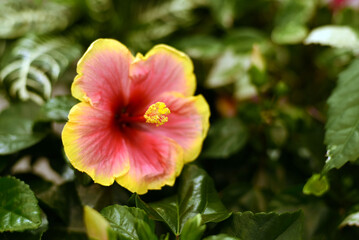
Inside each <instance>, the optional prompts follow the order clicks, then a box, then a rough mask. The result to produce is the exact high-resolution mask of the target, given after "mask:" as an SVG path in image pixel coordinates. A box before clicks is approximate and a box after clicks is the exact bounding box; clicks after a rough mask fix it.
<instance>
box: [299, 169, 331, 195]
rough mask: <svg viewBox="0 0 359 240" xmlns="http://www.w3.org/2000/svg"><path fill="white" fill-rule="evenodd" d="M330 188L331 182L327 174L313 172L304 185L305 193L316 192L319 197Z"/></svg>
mask: <svg viewBox="0 0 359 240" xmlns="http://www.w3.org/2000/svg"><path fill="white" fill-rule="evenodd" d="M328 190H329V182H328V179H327V177H326V176H325V175H323V176H322V175H321V174H313V176H312V177H311V178H310V179H309V180H308V181H307V183H306V184H305V185H304V188H303V193H304V194H307V195H309V194H314V195H315V196H317V197H319V196H321V195H323V194H324V193H325V192H327V191H328Z"/></svg>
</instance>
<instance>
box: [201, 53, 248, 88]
mask: <svg viewBox="0 0 359 240" xmlns="http://www.w3.org/2000/svg"><path fill="white" fill-rule="evenodd" d="M250 66H251V55H250V54H249V53H247V54H236V53H234V52H233V51H232V50H227V51H225V52H224V53H223V54H222V55H221V56H220V57H219V58H218V59H217V60H216V62H215V64H214V66H213V68H212V69H211V72H210V73H209V75H208V78H207V81H206V85H207V87H209V88H217V87H222V86H225V85H228V84H231V83H234V82H236V81H237V80H238V79H240V78H242V77H243V76H244V75H245V74H246V73H247V71H248V70H249V68H250Z"/></svg>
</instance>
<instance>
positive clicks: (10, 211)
mask: <svg viewBox="0 0 359 240" xmlns="http://www.w3.org/2000/svg"><path fill="white" fill-rule="evenodd" d="M0 189H1V191H0V199H1V201H0V232H4V231H24V230H28V229H35V228H38V227H39V226H40V224H41V210H40V208H39V205H38V202H37V199H36V197H35V195H34V193H33V192H32V191H31V189H30V187H29V186H28V185H26V184H25V183H24V182H22V181H20V180H18V179H16V178H14V177H2V178H0Z"/></svg>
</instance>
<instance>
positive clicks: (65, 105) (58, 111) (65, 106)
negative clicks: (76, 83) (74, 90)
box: [39, 96, 78, 122]
mask: <svg viewBox="0 0 359 240" xmlns="http://www.w3.org/2000/svg"><path fill="white" fill-rule="evenodd" d="M76 103H78V101H77V100H76V99H75V98H73V97H72V96H59V97H54V98H51V99H50V100H49V101H47V102H46V103H45V104H44V105H43V106H42V108H41V112H40V116H39V119H40V120H43V121H57V122H66V121H67V120H68V118H67V116H68V114H69V112H70V109H71V108H72V107H73V106H74V105H75V104H76Z"/></svg>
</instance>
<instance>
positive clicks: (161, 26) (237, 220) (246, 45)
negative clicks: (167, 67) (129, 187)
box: [0, 0, 359, 240]
mask: <svg viewBox="0 0 359 240" xmlns="http://www.w3.org/2000/svg"><path fill="white" fill-rule="evenodd" d="M333 1H334V0H333ZM333 1H319V0H276V1H274V0H252V1H247V0H147V1H142V0H121V1H116V0H64V1H60V0H2V1H0V60H1V61H0V83H1V85H0V94H1V95H0V96H1V98H0V109H1V113H0V175H1V178H0V180H1V182H2V183H3V182H5V183H4V184H3V185H2V187H1V189H0V191H5V190H6V191H8V190H9V188H10V187H11V184H10V183H7V181H10V180H11V181H13V182H16V184H17V185H18V186H17V188H22V189H24V192H23V194H25V195H27V198H29V199H31V200H29V204H35V205H36V206H32V208H29V209H28V210H27V211H28V212H26V211H25V210H26V209H25V210H24V209H22V208H21V207H23V206H16V207H20V208H21V213H22V214H18V215H16V216H15V218H14V222H16V221H21V219H23V218H24V216H26V214H29V213H30V212H32V213H33V214H34V215H36V216H35V217H36V219H35V220H34V221H32V220H33V219H32V217H31V219H30V220H31V221H32V222H29V224H23V225H21V226H20V228H19V226H17V225H11V224H10V225H6V226H5V225H1V226H0V232H3V231H6V232H4V233H0V239H52V240H54V239H55V240H56V239H61V240H63V239H87V235H86V228H85V225H84V222H83V206H84V205H88V206H89V207H92V208H94V209H96V210H98V211H99V212H100V210H102V209H103V210H102V211H101V213H102V215H103V216H104V217H105V218H106V219H107V220H108V221H109V222H110V224H111V226H112V230H114V233H113V232H112V234H114V235H113V236H112V235H111V239H116V238H118V239H122V238H121V236H122V235H123V234H125V233H124V232H121V231H120V230H119V227H120V225H121V224H123V222H125V223H126V224H128V225H126V226H127V227H128V228H127V230H129V231H132V230H133V231H134V232H136V235H135V236H134V237H133V238H131V239H143V237H145V236H147V237H148V236H151V239H152V238H153V239H157V236H158V239H180V238H183V239H184V240H185V239H190V237H191V238H192V239H201V238H203V239H208V240H209V239H242V240H247V239H288V240H291V239H293V240H294V239H318V240H319V239H341V240H345V239H357V238H359V229H358V225H359V220H358V217H357V212H358V211H359V207H358V206H359V175H358V171H359V167H358V157H359V152H358V149H359V140H358V139H359V108H358V106H359V98H358V96H359V92H358V91H359V76H358V71H359V70H358V69H359V66H358V60H356V58H357V57H358V45H359V40H358V39H359V37H358V34H357V29H358V27H359V10H358V9H355V8H354V7H350V6H348V7H345V6H344V7H342V8H334V7H333V6H334V5H331V4H330V2H333ZM98 38H114V39H117V40H119V41H121V42H122V43H124V44H125V45H126V46H128V48H129V49H130V50H131V51H132V52H133V53H136V52H142V53H145V52H147V51H148V50H149V49H150V48H151V47H152V46H153V45H155V44H158V43H165V44H168V45H171V46H174V47H176V48H178V49H179V50H181V51H183V52H186V53H187V54H188V55H189V56H190V57H191V58H192V60H193V62H194V66H195V74H196V76H197V81H198V89H197V92H198V93H201V94H203V95H204V96H205V97H206V99H207V101H208V102H209V103H210V107H211V112H212V117H211V129H210V131H209V135H208V138H207V140H206V141H205V143H204V146H203V151H202V154H201V155H200V156H199V158H198V159H197V160H196V162H195V163H196V164H197V166H194V165H190V166H188V167H187V168H186V169H185V170H184V172H183V174H182V176H181V179H180V180H178V181H177V184H176V185H175V187H173V188H170V187H166V188H164V189H162V190H161V191H150V192H149V193H148V194H146V195H144V196H141V199H140V198H139V197H138V196H136V195H133V196H132V197H131V194H130V193H129V192H128V191H126V190H125V189H123V188H121V187H120V186H118V185H116V184H115V185H113V186H110V187H103V186H99V185H97V184H94V183H92V181H91V180H90V179H89V177H88V176H87V175H86V174H83V173H79V172H77V171H76V170H74V169H73V168H72V167H71V166H70V165H69V164H68V160H67V159H66V157H65V156H64V154H63V151H62V144H61V140H60V133H61V126H62V125H61V122H63V121H65V120H66V116H67V113H68V111H69V109H70V108H71V106H73V105H74V104H75V103H76V100H74V99H72V98H71V97H70V96H69V94H70V85H71V82H72V80H73V78H74V76H75V75H76V72H75V68H76V61H77V60H78V59H79V57H80V56H81V54H82V53H83V52H84V50H85V49H86V48H87V47H88V46H89V45H90V44H91V43H92V42H93V41H94V40H96V39H98ZM310 44H319V45H310ZM328 99H329V100H328ZM324 139H325V141H324ZM41 159H42V160H44V159H45V160H44V161H40V160H41ZM43 162H45V165H46V164H47V165H46V167H45V169H46V171H41V169H44V167H39V165H40V163H43ZM348 162H350V163H348ZM201 168H203V169H204V170H203V169H201ZM333 168H336V169H333ZM323 169H324V170H323ZM7 175H12V176H14V177H16V178H17V179H20V180H23V181H24V182H21V181H19V180H16V179H15V178H13V177H11V178H9V177H5V176H7ZM308 180H309V181H308ZM28 186H30V189H31V190H32V191H33V193H34V196H35V197H36V199H37V200H36V199H35V198H34V196H33V194H32V192H31V191H30V189H29V187H28ZM303 188H304V189H303ZM29 192H30V193H29ZM303 192H304V193H303ZM311 194H312V195H311ZM15 195H16V193H14V199H16V197H17V196H15ZM11 196H12V195H11V194H9V195H6V197H11ZM5 201H7V200H6V199H5V200H4V199H3V198H2V199H1V200H0V202H1V204H5ZM37 201H38V203H37ZM114 204H118V205H114ZM211 204H212V205H211ZM213 204H214V205H213ZM124 205H127V206H129V207H127V206H124ZM135 206H136V207H138V208H142V209H143V210H145V211H143V210H140V209H138V208H136V207H135ZM213 206H214V207H213ZM38 207H40V208H41V210H42V212H41V218H42V224H41V225H40V223H39V220H40V212H39V208H38ZM34 209H35V210H34ZM227 209H228V211H227ZM19 211H20V210H19ZM23 211H24V212H23ZM206 211H207V212H206ZM298 211H300V212H298ZM9 212H12V213H13V212H17V213H19V212H18V210H16V209H15V208H14V209H9V208H4V207H2V206H0V222H3V220H4V219H5V218H6V216H8V215H7V214H9ZM176 212H178V213H181V214H182V215H178V216H177V215H174V214H175V213H176ZM119 213H121V214H119ZM231 213H233V214H232V216H230V217H229V215H230V214H231ZM161 214H162V215H161ZM31 216H33V215H31ZM134 216H136V218H134ZM149 217H150V218H149ZM225 219H226V220H225ZM153 220H155V223H154V221H153ZM218 222H219V223H218ZM4 226H5V227H7V228H4ZM141 229H142V230H141ZM143 229H145V230H143ZM8 230H16V231H23V232H8ZM118 231H120V232H118ZM170 231H172V233H170V234H169V233H168V232H170ZM137 233H138V234H137ZM182 233H183V236H181V234H182ZM190 233H193V235H191V234H190ZM116 234H117V235H116ZM141 234H144V235H141ZM146 234H147V235H146ZM155 234H156V235H155ZM115 235H116V236H115ZM141 236H142V238H141Z"/></svg>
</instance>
